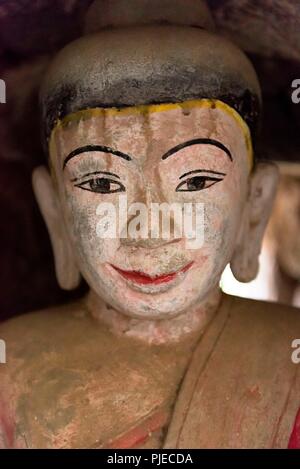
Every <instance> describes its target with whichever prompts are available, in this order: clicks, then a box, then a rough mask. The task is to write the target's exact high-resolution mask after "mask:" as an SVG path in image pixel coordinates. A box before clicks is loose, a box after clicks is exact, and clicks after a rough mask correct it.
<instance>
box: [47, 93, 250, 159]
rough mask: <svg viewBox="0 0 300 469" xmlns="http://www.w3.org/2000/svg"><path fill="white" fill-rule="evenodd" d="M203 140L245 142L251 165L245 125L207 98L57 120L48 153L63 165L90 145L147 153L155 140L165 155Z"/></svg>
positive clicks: (81, 113) (99, 110)
mask: <svg viewBox="0 0 300 469" xmlns="http://www.w3.org/2000/svg"><path fill="white" fill-rule="evenodd" d="M201 136H202V137H214V138H218V139H219V141H220V142H222V141H223V142H224V143H226V144H227V145H229V146H231V145H233V142H234V141H236V140H240V141H241V142H243V144H244V143H245V145H246V149H247V156H248V163H249V166H250V168H251V167H252V164H253V150H252V143H251V136H250V131H249V128H248V126H247V124H246V123H245V121H244V120H243V119H242V118H241V116H240V115H239V114H238V113H237V112H236V111H235V110H234V109H233V108H231V107H230V106H228V105H227V104H226V103H223V102H222V101H218V100H209V99H202V100H193V101H186V102H184V103H175V104H174V103H168V104H160V105H149V106H148V105H142V106H133V107H128V108H123V109H117V108H110V109H105V108H94V109H86V110H82V111H78V112H75V113H72V114H70V115H68V116H66V117H65V118H64V119H63V120H61V121H58V122H57V124H56V126H55V128H54V130H53V131H52V135H51V141H50V154H51V155H53V154H57V157H58V161H59V160H60V159H61V158H62V157H65V156H66V155H67V154H69V153H70V152H72V151H73V150H74V149H75V148H78V147H80V146H84V145H91V144H93V145H97V144H98V145H99V144H102V145H108V146H111V147H113V148H114V149H116V150H122V151H133V152H135V151H136V152H137V153H138V154H144V153H145V154H146V153H147V152H148V144H149V142H150V141H152V140H153V141H154V142H155V149H156V151H157V150H158V151H160V150H161V151H167V150H168V149H169V147H171V146H172V145H176V144H180V143H183V140H184V139H191V138H195V137H201Z"/></svg>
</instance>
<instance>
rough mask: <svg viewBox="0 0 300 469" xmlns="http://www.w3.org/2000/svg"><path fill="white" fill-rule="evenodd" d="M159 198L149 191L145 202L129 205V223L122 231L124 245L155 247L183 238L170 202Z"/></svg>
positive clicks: (145, 196) (144, 198)
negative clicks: (170, 207) (170, 208)
mask: <svg viewBox="0 0 300 469" xmlns="http://www.w3.org/2000/svg"><path fill="white" fill-rule="evenodd" d="M157 199H158V197H157V198H156V197H155V196H153V192H152V193H151V192H150V191H148V192H147V193H145V194H144V196H143V202H138V203H136V204H135V206H132V207H129V212H130V215H129V216H128V218H127V225H126V227H124V229H123V230H122V233H121V244H122V245H123V246H136V247H142V248H148V249H155V248H158V247H160V246H163V245H166V244H169V243H174V242H178V241H180V240H181V237H182V236H181V229H180V228H181V227H178V226H177V222H176V220H175V218H174V213H173V211H172V210H169V205H168V203H166V202H161V201H159V200H157ZM131 208H133V211H131ZM178 234H179V235H178Z"/></svg>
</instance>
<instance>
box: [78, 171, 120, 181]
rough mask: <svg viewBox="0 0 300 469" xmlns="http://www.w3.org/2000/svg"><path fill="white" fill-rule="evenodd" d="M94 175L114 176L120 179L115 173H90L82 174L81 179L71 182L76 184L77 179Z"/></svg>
mask: <svg viewBox="0 0 300 469" xmlns="http://www.w3.org/2000/svg"><path fill="white" fill-rule="evenodd" d="M96 174H105V175H106V176H114V177H116V178H118V179H120V176H118V175H117V174H115V173H110V172H109V171H93V172H92V173H87V174H84V175H83V176H82V177H79V178H74V179H71V182H76V181H78V180H79V179H83V178H86V177H88V176H95V175H96Z"/></svg>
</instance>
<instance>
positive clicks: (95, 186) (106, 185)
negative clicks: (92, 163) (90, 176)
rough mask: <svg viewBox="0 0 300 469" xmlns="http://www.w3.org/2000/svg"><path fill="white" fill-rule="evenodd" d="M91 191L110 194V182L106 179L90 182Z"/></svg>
mask: <svg viewBox="0 0 300 469" xmlns="http://www.w3.org/2000/svg"><path fill="white" fill-rule="evenodd" d="M90 186H91V189H92V190H94V191H97V192H109V191H110V180H109V179H105V178H98V179H95V180H94V181H91V182H90Z"/></svg>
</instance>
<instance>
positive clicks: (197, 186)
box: [176, 176, 223, 192]
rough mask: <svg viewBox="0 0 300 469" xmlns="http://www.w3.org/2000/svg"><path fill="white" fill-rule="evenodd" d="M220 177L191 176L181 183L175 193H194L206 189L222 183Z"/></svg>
mask: <svg viewBox="0 0 300 469" xmlns="http://www.w3.org/2000/svg"><path fill="white" fill-rule="evenodd" d="M222 180H223V178H220V177H218V178H217V177H210V176H193V177H190V178H188V179H186V180H185V181H182V182H181V183H180V184H179V185H178V186H177V187H176V192H196V191H202V190H204V189H208V188H209V187H211V186H213V185H214V184H216V183H217V182H220V181H222Z"/></svg>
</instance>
